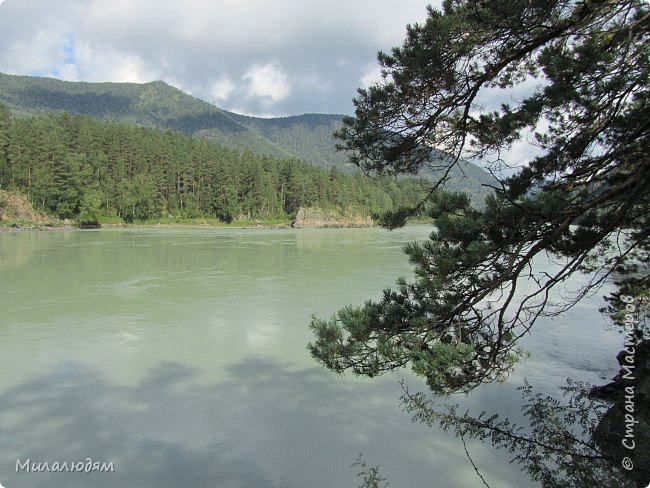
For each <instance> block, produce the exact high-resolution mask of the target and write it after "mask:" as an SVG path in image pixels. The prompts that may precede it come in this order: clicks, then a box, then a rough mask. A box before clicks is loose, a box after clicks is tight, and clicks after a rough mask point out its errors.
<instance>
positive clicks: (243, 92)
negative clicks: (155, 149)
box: [0, 0, 439, 115]
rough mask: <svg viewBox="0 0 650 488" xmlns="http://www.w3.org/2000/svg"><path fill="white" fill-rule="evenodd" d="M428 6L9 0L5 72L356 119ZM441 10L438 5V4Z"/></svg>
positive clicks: (345, 1)
mask: <svg viewBox="0 0 650 488" xmlns="http://www.w3.org/2000/svg"><path fill="white" fill-rule="evenodd" d="M428 3H432V4H433V5H434V6H435V5H436V2H435V1H434V2H426V1H422V0H399V1H398V0H327V1H323V0H316V1H305V0H275V1H269V0H264V1H262V0H212V1H210V0H183V1H171V0H163V1H161V0H138V1H135V0H56V1H52V0H0V72H4V73H11V74H21V75H38V76H51V77H55V78H59V79H63V80H71V81H117V82H122V81H130V82H147V81H153V80H164V81H166V82H168V83H170V84H172V85H174V86H176V87H178V88H180V89H182V90H184V91H186V92H188V93H190V94H192V95H194V96H196V97H198V98H201V99H203V100H206V101H209V102H212V103H214V104H216V105H218V106H220V107H222V108H225V109H228V110H232V111H235V112H239V113H246V114H254V115H293V114H301V113H308V112H324V113H345V114H350V113H351V112H352V103H351V99H352V98H353V97H354V95H355V90H356V88H357V87H358V86H363V85H368V84H369V83H371V82H372V81H374V80H376V79H378V68H377V63H376V52H377V51H378V50H380V49H383V50H387V49H390V48H391V47H392V46H394V45H398V44H401V41H402V39H403V38H404V34H405V27H406V24H408V23H415V22H422V21H423V20H424V19H425V18H426V5H427V4H428ZM438 3H439V2H438Z"/></svg>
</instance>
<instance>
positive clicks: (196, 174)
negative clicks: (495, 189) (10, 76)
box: [0, 107, 422, 223]
mask: <svg viewBox="0 0 650 488" xmlns="http://www.w3.org/2000/svg"><path fill="white" fill-rule="evenodd" d="M421 186H422V182H421V181H420V180H416V179H407V180H396V179H389V178H384V179H379V180H369V179H367V178H365V177H364V176H362V175H355V174H348V173H343V172H340V171H338V170H336V169H335V168H331V169H323V168H318V167H315V166H312V165H309V164H307V163H305V162H303V161H301V160H297V159H282V160H280V159H275V158H273V157H271V156H263V155H259V154H254V153H253V152H251V151H239V150H235V149H230V148H226V147H224V146H222V145H219V144H216V143H213V142H209V141H207V140H205V139H203V138H199V137H191V136H187V135H184V134H181V133H179V132H176V131H172V130H160V129H153V128H144V127H138V126H134V125H130V124H126V123H119V122H110V121H101V120H97V119H95V118H92V117H89V116H85V115H70V114H66V113H60V114H57V115H53V114H50V115H44V116H39V117H12V116H11V115H10V113H9V110H8V109H7V108H6V107H0V189H17V190H20V191H22V192H23V193H25V194H26V195H27V197H28V198H29V199H30V201H31V202H32V204H33V205H34V207H35V208H36V209H37V210H39V211H42V212H46V213H48V214H52V215H55V216H57V217H59V218H61V219H79V220H80V221H81V222H82V223H83V222H88V223H91V222H94V221H96V220H98V219H100V218H102V217H111V216H113V217H117V218H121V219H123V220H125V221H127V222H129V221H137V220H146V219H156V218H160V217H171V216H173V217H184V218H194V217H212V218H217V219H220V220H222V221H224V222H231V221H232V220H234V219H239V220H247V219H250V220H273V219H279V220H286V219H289V218H291V217H292V216H294V215H295V213H296V212H297V210H298V209H299V208H300V207H301V206H314V207H320V208H330V209H333V208H338V209H354V210H356V211H358V212H359V213H362V214H366V215H369V214H371V213H380V212H383V211H385V210H388V209H389V208H391V207H392V206H394V205H407V204H413V203H414V202H416V201H417V200H418V199H420V198H421V196H422V193H421Z"/></svg>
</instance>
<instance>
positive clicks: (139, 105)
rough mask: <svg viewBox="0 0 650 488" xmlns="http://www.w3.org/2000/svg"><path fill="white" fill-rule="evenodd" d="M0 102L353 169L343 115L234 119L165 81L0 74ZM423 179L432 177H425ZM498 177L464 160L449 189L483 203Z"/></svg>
mask: <svg viewBox="0 0 650 488" xmlns="http://www.w3.org/2000/svg"><path fill="white" fill-rule="evenodd" d="M0 103H2V104H4V105H6V106H7V107H8V108H9V109H10V111H11V112H12V113H13V114H14V115H18V116H20V115H23V116H28V115H44V114H46V113H49V112H60V111H64V112H69V113H79V114H85V115H90V116H93V117H96V118H99V119H107V120H115V121H121V122H127V123H132V124H137V125H142V126H145V127H157V128H163V129H170V130H174V131H178V132H182V133H185V134H188V135H193V136H200V137H204V138H206V139H208V140H211V141H214V142H217V143H219V144H223V145H224V146H227V147H230V148H233V149H238V150H240V151H246V150H250V151H252V152H254V153H258V154H268V155H270V156H274V157H278V158H282V159H301V160H304V161H306V162H309V163H311V164H313V165H316V166H321V167H335V168H337V169H344V170H350V169H354V167H353V166H352V165H350V163H349V162H348V161H347V157H346V155H345V154H344V153H342V152H339V151H336V149H335V140H334V137H333V132H334V131H335V130H336V129H338V128H339V127H340V126H341V123H342V119H343V117H344V116H343V115H341V114H314V113H311V114H301V115H291V116H286V117H275V118H261V117H253V116H249V115H242V114H237V113H234V112H229V111H227V110H224V109H221V108H219V107H217V106H216V105H213V104H211V103H209V102H206V101H204V100H201V99H199V98H196V97H194V96H192V95H189V94H187V93H185V92H183V91H182V90H180V89H178V88H176V87H174V86H172V85H169V84H168V83H166V82H164V81H161V80H156V81H151V82H148V83H142V84H140V83H115V82H98V83H92V82H82V81H63V80H58V79H56V78H44V77H35V76H23V75H8V74H3V73H0ZM423 176H425V177H428V178H430V179H435V178H436V174H435V173H431V172H429V173H428V174H427V173H423ZM494 183H495V180H494V179H493V178H492V176H491V175H489V174H488V173H487V172H485V171H484V170H483V169H481V168H480V167H478V166H476V165H474V164H473V163H470V162H468V161H463V162H462V163H461V164H460V165H459V167H458V168H454V169H453V171H452V172H451V174H450V181H449V183H448V184H447V188H449V189H452V190H460V191H465V192H468V193H469V194H470V195H471V196H472V200H473V201H474V202H476V203H478V204H480V203H482V201H483V199H484V198H485V196H486V195H487V194H489V193H490V192H491V190H490V189H489V188H488V185H494Z"/></svg>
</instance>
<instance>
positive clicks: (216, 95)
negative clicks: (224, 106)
mask: <svg viewBox="0 0 650 488" xmlns="http://www.w3.org/2000/svg"><path fill="white" fill-rule="evenodd" d="M234 90H235V84H234V83H233V82H232V81H231V80H230V78H228V77H227V76H222V77H221V78H219V79H218V80H216V81H215V82H214V83H212V86H211V88H210V95H211V96H212V99H213V100H215V101H217V102H223V101H226V100H228V97H230V95H231V94H232V92H233V91H234Z"/></svg>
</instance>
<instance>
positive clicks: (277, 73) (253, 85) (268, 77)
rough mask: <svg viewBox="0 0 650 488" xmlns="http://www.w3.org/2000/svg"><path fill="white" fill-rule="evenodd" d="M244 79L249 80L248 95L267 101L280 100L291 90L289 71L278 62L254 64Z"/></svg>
mask: <svg viewBox="0 0 650 488" xmlns="http://www.w3.org/2000/svg"><path fill="white" fill-rule="evenodd" d="M242 79H243V80H244V81H245V82H247V85H248V86H247V88H248V95H249V96H251V97H259V98H261V99H262V100H263V102H265V103H269V104H273V103H276V102H279V101H280V100H283V99H285V98H286V97H287V96H288V95H289V93H290V92H291V89H290V86H289V79H288V77H287V73H286V72H285V71H284V69H283V68H282V66H280V64H279V63H277V62H273V63H267V64H262V65H260V64H256V65H253V66H252V67H251V68H250V69H249V70H248V71H246V73H245V74H244V76H243V77H242Z"/></svg>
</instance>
